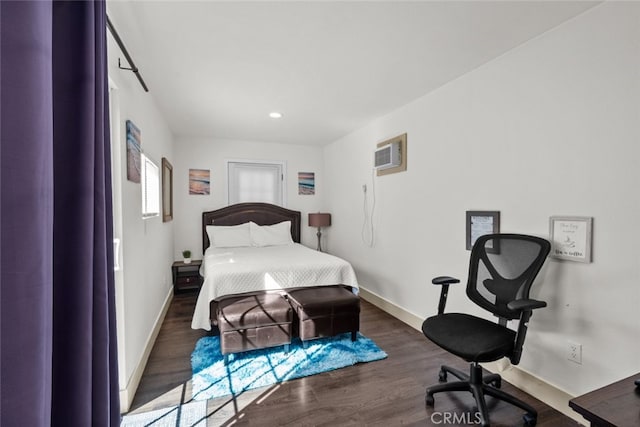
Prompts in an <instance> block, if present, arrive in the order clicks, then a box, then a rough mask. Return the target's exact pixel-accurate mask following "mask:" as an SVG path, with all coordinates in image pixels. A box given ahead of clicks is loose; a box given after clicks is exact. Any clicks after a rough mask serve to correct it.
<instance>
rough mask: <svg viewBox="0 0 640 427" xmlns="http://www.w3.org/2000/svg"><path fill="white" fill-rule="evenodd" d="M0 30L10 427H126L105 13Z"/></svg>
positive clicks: (8, 10)
mask: <svg viewBox="0 0 640 427" xmlns="http://www.w3.org/2000/svg"><path fill="white" fill-rule="evenodd" d="M0 23H1V27H0V28H1V29H2V32H1V51H0V52H1V55H0V56H1V61H0V62H1V69H0V81H1V89H0V95H1V110H0V127H1V141H2V145H1V149H0V164H1V170H0V191H1V193H0V202H1V210H0V237H1V246H0V260H1V263H2V264H1V265H2V268H1V271H0V308H1V315H0V382H1V385H0V387H1V388H0V404H1V405H2V406H1V407H0V425H2V426H3V427H4V426H47V425H53V426H79V427H80V426H81V427H87V426H117V425H119V423H120V411H119V409H120V408H119V406H120V405H119V401H118V375H117V360H116V356H117V352H116V333H115V298H114V283H113V251H112V248H113V247H112V241H113V237H112V236H113V231H112V224H113V222H112V209H111V175H110V174H111V168H110V165H111V161H110V159H111V157H110V146H109V120H108V81H107V61H106V54H107V52H106V11H105V4H104V2H103V1H95V2H94V1H87V2H74V1H70V2H44V1H37V2H30V1H16V2H13V1H0Z"/></svg>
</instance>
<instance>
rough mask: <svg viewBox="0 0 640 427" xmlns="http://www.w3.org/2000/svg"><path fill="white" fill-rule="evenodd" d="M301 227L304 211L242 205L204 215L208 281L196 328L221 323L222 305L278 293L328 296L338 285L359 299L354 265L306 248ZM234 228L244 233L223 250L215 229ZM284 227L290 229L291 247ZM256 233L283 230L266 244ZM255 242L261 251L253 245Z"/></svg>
mask: <svg viewBox="0 0 640 427" xmlns="http://www.w3.org/2000/svg"><path fill="white" fill-rule="evenodd" d="M251 222H252V223H253V224H250V223H251ZM300 223H301V216H300V212H298V211H292V210H289V209H285V208H282V207H280V206H275V205H271V204H266V203H240V204H237V205H232V206H228V207H224V208H222V209H218V210H214V211H209V212H204V213H203V214H202V248H203V253H204V257H203V262H202V267H201V275H202V276H203V277H204V282H203V285H202V287H201V290H200V293H199V295H198V300H197V302H196V307H195V310H194V315H193V319H192V323H191V327H192V328H193V329H205V330H211V323H212V321H213V322H214V323H215V322H216V320H217V318H216V307H217V306H218V305H219V303H220V302H222V301H225V300H226V301H227V302H228V300H229V299H230V298H238V297H241V296H244V295H260V294H268V293H274V292H275V293H280V294H284V295H285V297H288V294H289V293H291V294H292V295H293V292H296V291H298V290H300V289H309V290H311V289H313V292H318V291H317V290H318V289H321V291H320V293H321V294H322V293H324V292H325V291H324V289H325V287H326V288H327V291H326V292H329V290H328V288H330V287H332V288H335V287H336V286H341V287H344V288H346V289H349V290H350V291H351V293H352V294H357V290H358V282H357V279H356V276H355V273H354V271H353V268H352V267H351V265H350V264H349V263H348V262H347V261H345V260H343V259H340V258H338V257H335V256H332V255H330V254H326V253H322V252H317V251H315V250H313V249H309V248H307V247H305V246H303V245H301V244H300ZM245 224H250V228H249V230H250V231H249V235H250V236H253V237H252V238H253V241H252V243H251V244H247V243H244V239H245V236H244V233H245V231H244V227H245ZM289 224H290V225H289ZM210 226H214V227H215V228H214V229H213V228H212V227H210ZM234 226H235V228H234V229H233V230H232V231H233V232H234V233H235V232H237V231H239V233H235V234H234V235H233V237H232V238H231V240H228V241H227V242H231V243H228V244H224V243H223V244H221V245H220V244H219V243H220V242H221V241H222V240H219V235H218V234H212V230H214V231H215V232H216V233H218V232H221V231H225V232H226V231H227V230H226V229H229V230H231V228H232V227H234ZM251 227H253V228H251ZM282 227H286V228H287V234H288V235H287V240H288V241H286V242H285V241H284V237H283V235H282ZM240 229H242V230H240ZM256 231H258V232H259V233H263V234H264V233H266V232H273V233H275V231H278V232H279V233H280V234H278V235H275V234H274V236H275V237H273V236H267V235H266V234H265V236H266V237H265V239H266V240H261V239H260V238H256V236H258V237H259V236H261V234H259V233H257V234H256ZM238 236H240V237H238ZM227 237H228V236H227ZM274 238H275V243H279V244H270V243H274ZM212 239H213V240H215V242H212V241H211V240H212ZM256 239H257V240H258V244H260V245H261V246H260V247H255V246H253V245H255V244H256V242H255V240H256ZM263 243H265V244H263ZM309 292H312V291H309ZM358 304H359V303H358ZM294 308H295V305H294ZM334 310H335V308H334ZM267 311H268V310H267ZM358 311H359V305H358Z"/></svg>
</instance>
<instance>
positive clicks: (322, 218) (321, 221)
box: [309, 212, 331, 227]
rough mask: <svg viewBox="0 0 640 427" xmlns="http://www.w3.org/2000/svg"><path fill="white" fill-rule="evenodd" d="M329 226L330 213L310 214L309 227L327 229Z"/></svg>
mask: <svg viewBox="0 0 640 427" xmlns="http://www.w3.org/2000/svg"><path fill="white" fill-rule="evenodd" d="M330 225H331V214H330V213H320V212H318V213H310V214H309V227H328V226H330Z"/></svg>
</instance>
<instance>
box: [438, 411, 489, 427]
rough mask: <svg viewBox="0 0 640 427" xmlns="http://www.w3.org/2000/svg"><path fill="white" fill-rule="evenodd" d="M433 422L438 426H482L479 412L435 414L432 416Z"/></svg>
mask: <svg viewBox="0 0 640 427" xmlns="http://www.w3.org/2000/svg"><path fill="white" fill-rule="evenodd" d="M431 422H432V423H433V424H438V425H447V424H448V425H464V424H480V423H481V422H482V419H481V418H480V413H479V412H474V413H471V412H463V413H461V414H457V413H455V412H434V413H433V414H431Z"/></svg>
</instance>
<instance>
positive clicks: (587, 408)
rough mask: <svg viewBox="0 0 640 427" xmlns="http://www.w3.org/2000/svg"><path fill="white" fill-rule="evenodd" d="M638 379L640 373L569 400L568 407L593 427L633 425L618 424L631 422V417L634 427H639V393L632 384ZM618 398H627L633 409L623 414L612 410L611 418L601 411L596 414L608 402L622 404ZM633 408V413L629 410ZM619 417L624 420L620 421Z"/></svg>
mask: <svg viewBox="0 0 640 427" xmlns="http://www.w3.org/2000/svg"><path fill="white" fill-rule="evenodd" d="M639 378H640V373H637V374H634V375H631V376H630V377H627V378H624V379H622V380H620V381H617V382H615V383H612V384H609V385H607V386H604V387H601V388H599V389H597V390H594V391H591V392H589V393H585V394H583V395H581V396H578V397H574V398H573V399H571V400H569V407H570V408H571V409H573V410H574V411H576V412H577V413H578V414H580V415H582V416H583V417H584V418H585V419H586V420H587V421H589V422H590V423H591V425H593V426H598V427H601V426H602V427H618V426H622V425H634V424H628V423H626V424H620V423H624V422H625V420H626V421H631V422H633V420H632V419H631V417H634V418H635V422H636V425H640V423H638V418H639V417H640V392H639V391H638V390H636V386H635V384H634V382H635V380H636V379H639ZM620 396H623V398H627V399H628V400H630V402H631V403H634V404H635V405H634V406H633V408H627V409H629V410H627V411H624V412H623V411H615V409H614V410H613V412H614V414H613V415H614V416H613V417H612V416H610V414H607V413H602V411H599V412H600V414H598V413H597V412H598V410H599V409H600V407H601V406H602V405H603V403H604V405H605V406H606V404H607V403H608V402H610V401H616V402H618V403H622V402H621V400H620ZM634 408H635V409H636V410H635V411H631V410H630V409H634ZM621 417H626V418H624V419H621Z"/></svg>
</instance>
